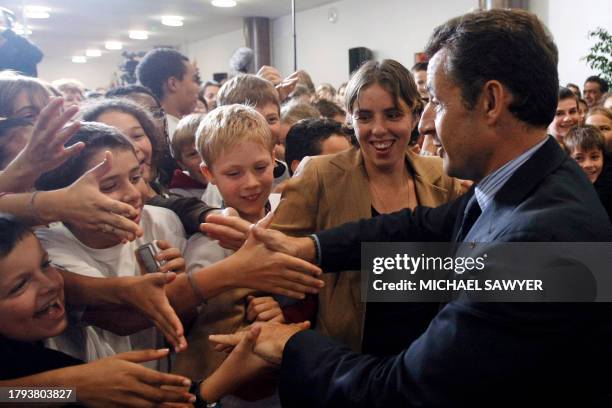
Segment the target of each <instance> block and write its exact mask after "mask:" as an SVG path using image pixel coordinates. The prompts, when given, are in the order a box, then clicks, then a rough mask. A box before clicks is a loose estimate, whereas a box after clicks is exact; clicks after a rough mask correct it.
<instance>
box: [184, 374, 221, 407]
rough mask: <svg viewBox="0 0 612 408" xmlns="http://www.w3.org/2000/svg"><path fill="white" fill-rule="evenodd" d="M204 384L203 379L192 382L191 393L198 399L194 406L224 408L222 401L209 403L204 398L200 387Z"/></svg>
mask: <svg viewBox="0 0 612 408" xmlns="http://www.w3.org/2000/svg"><path fill="white" fill-rule="evenodd" d="M203 382H204V380H203V379H202V380H198V381H192V382H191V387H189V393H190V394H193V395H195V397H196V400H195V402H194V403H193V406H194V407H195V408H223V406H222V405H221V402H220V401H213V402H209V401H206V400H205V399H204V398H202V394H200V386H201V385H202V383H203Z"/></svg>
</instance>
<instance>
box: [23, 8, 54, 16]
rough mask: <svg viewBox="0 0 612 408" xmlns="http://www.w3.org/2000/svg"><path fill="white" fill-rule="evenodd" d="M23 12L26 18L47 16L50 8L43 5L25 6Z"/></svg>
mask: <svg viewBox="0 0 612 408" xmlns="http://www.w3.org/2000/svg"><path fill="white" fill-rule="evenodd" d="M23 11H24V14H25V16H26V17H27V18H49V17H50V16H51V14H49V12H50V11H51V9H50V8H49V7H43V6H25V7H24V9H23Z"/></svg>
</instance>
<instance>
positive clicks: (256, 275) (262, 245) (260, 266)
mask: <svg viewBox="0 0 612 408" xmlns="http://www.w3.org/2000/svg"><path fill="white" fill-rule="evenodd" d="M272 217H273V213H269V214H268V215H267V216H266V217H265V218H263V219H262V220H260V221H259V222H258V223H257V225H256V226H254V227H253V228H251V231H249V234H248V237H247V240H246V242H245V243H244V245H243V246H242V247H241V248H240V249H239V250H238V251H237V252H236V253H235V254H233V255H232V256H230V257H229V258H226V259H224V260H223V261H221V262H225V263H226V264H228V265H229V269H230V270H232V271H234V286H235V287H245V288H252V289H256V290H262V291H265V292H269V293H274V294H279V295H284V296H289V297H292V298H296V299H303V298H304V297H305V295H304V294H305V293H318V290H319V289H320V288H321V287H323V285H324V283H323V281H322V280H320V279H316V278H315V276H316V277H318V276H320V275H321V273H322V271H321V269H320V268H319V267H317V266H315V265H313V264H311V263H310V262H306V261H304V260H302V259H299V258H297V257H296V256H295V254H294V253H291V254H288V253H282V252H278V250H277V249H276V248H280V245H277V244H278V243H277V242H276V241H274V242H272V239H269V241H270V242H271V243H270V246H268V243H267V242H262V241H260V240H259V239H258V238H257V236H256V234H255V231H258V230H259V233H260V235H261V236H262V237H264V238H266V239H268V236H267V235H266V232H270V230H268V229H267V227H268V225H269V224H270V223H271V221H272ZM273 232H275V233H278V234H280V235H282V236H285V235H284V234H282V233H280V232H278V231H273ZM272 235H274V238H280V237H279V236H278V235H276V234H272ZM306 239H307V240H309V241H310V239H309V238H306ZM270 248H272V249H270ZM293 252H295V251H293Z"/></svg>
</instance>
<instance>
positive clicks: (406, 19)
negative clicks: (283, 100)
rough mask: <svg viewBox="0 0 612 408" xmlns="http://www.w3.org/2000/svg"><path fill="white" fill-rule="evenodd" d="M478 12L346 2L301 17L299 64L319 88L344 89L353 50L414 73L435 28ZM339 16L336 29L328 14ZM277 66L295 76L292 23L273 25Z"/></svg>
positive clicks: (398, 0) (466, 6)
mask: <svg viewBox="0 0 612 408" xmlns="http://www.w3.org/2000/svg"><path fill="white" fill-rule="evenodd" d="M477 6H478V1H477V0H453V1H439V0H436V1H417V0H411V1H408V0H377V1H373V0H343V1H338V2H334V3H330V4H327V5H325V6H321V7H318V8H315V9H311V10H306V11H303V12H301V13H298V14H297V16H296V27H297V49H298V53H297V54H298V55H297V63H298V68H300V69H304V70H306V71H307V72H308V73H309V74H310V75H311V76H312V79H313V81H314V82H315V84H318V83H321V82H330V83H331V84H332V85H334V86H338V85H340V83H342V82H343V81H346V80H347V79H348V75H349V72H348V70H349V68H348V49H349V48H353V47H367V48H370V49H371V50H372V51H373V52H374V57H375V58H376V59H382V58H393V59H396V60H398V61H399V62H401V63H402V64H404V65H405V66H407V67H408V68H410V67H411V66H412V65H413V64H414V53H416V52H419V51H423V49H424V48H425V43H426V41H427V39H428V37H429V35H430V34H431V30H432V29H433V27H435V26H437V25H439V24H441V23H444V22H445V21H446V20H448V19H449V18H451V17H454V16H457V15H460V14H464V13H466V12H467V11H469V10H471V9H472V8H474V7H477ZM332 7H333V8H335V9H336V10H337V11H338V20H337V22H336V23H335V24H332V23H330V22H329V21H328V10H329V9H330V8H332ZM272 30H273V31H272V38H273V40H272V61H273V63H274V64H275V65H276V66H277V67H278V68H279V70H280V71H281V72H282V73H284V74H288V73H290V72H292V70H293V42H292V34H291V17H290V16H284V17H281V18H278V19H276V20H274V21H273V24H272Z"/></svg>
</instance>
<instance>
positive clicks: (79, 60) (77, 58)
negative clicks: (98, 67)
mask: <svg viewBox="0 0 612 408" xmlns="http://www.w3.org/2000/svg"><path fill="white" fill-rule="evenodd" d="M72 62H74V63H75V64H84V63H86V62H87V58H85V57H84V56H82V55H75V56H74V57H72Z"/></svg>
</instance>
